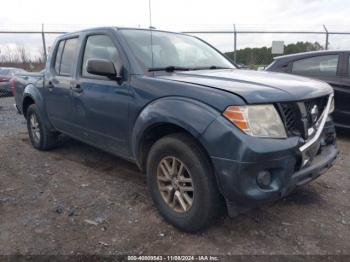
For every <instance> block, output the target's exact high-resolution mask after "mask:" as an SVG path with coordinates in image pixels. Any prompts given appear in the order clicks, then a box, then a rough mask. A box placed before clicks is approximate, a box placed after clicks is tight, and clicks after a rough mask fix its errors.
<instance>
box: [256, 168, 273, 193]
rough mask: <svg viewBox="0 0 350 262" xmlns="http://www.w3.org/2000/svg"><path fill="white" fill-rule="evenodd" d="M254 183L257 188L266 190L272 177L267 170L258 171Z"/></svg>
mask: <svg viewBox="0 0 350 262" xmlns="http://www.w3.org/2000/svg"><path fill="white" fill-rule="evenodd" d="M256 181H257V183H258V186H259V187H261V188H263V189H267V188H268V187H269V186H270V184H271V182H272V175H271V173H270V172H269V171H267V170H264V171H260V172H259V173H258V175H257V177H256Z"/></svg>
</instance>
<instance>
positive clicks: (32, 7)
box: [0, 0, 350, 51]
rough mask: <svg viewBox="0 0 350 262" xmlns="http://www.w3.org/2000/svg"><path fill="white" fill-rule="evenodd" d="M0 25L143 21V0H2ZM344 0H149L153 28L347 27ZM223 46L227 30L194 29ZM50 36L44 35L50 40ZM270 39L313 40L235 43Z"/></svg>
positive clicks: (244, 38) (68, 27)
mask: <svg viewBox="0 0 350 262" xmlns="http://www.w3.org/2000/svg"><path fill="white" fill-rule="evenodd" d="M1 10H8V12H1V15H0V30H11V29H12V30H16V29H18V30H38V29H40V26H41V23H44V24H45V27H46V29H48V30H64V31H72V30H77V29H80V28H85V27H91V26H102V25H117V26H118V25H119V26H136V27H138V26H140V27H147V26H148V25H149V13H148V0H123V1H121V0H99V1H86V0H85V1H74V0H60V1H57V0H55V1H53V0H32V1H28V0H11V1H2V3H1ZM349 14H350V1H349V0H215V1H213V0H211V1H209V0H152V21H153V26H155V27H156V28H157V29H165V30H174V31H184V30H208V29H232V25H233V24H236V25H237V27H238V28H241V29H243V28H244V29H266V30H273V29H278V30H317V31H321V30H322V25H323V24H326V25H327V26H328V28H329V30H336V31H350V26H349V25H350V16H349ZM200 36H201V37H202V38H204V39H206V40H207V41H209V42H211V43H212V44H214V45H215V46H217V47H218V48H219V49H221V50H223V51H227V50H232V49H233V36H232V35H211V36H208V35H200ZM53 38H54V36H51V37H48V41H49V42H52V40H53ZM272 40H284V41H285V42H287V43H288V42H295V41H305V40H308V41H319V42H321V44H324V36H317V35H308V36H305V35H239V36H238V47H239V48H241V47H246V46H251V47H254V46H263V45H271V41H272ZM15 44H21V45H26V46H27V47H28V48H30V49H31V50H37V49H38V48H40V36H33V35H19V36H18V35H13V34H8V35H5V34H0V48H2V47H3V45H11V46H14V45H15ZM330 47H331V48H334V49H339V48H347V49H350V36H332V37H331V38H330Z"/></svg>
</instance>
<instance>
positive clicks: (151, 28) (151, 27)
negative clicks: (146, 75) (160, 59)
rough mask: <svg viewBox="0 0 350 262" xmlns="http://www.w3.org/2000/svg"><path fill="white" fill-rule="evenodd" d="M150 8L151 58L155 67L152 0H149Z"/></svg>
mask: <svg viewBox="0 0 350 262" xmlns="http://www.w3.org/2000/svg"><path fill="white" fill-rule="evenodd" d="M148 10H149V29H150V31H151V59H152V68H153V67H154V61H153V35H152V30H153V29H154V27H153V26H152V6H151V0H148Z"/></svg>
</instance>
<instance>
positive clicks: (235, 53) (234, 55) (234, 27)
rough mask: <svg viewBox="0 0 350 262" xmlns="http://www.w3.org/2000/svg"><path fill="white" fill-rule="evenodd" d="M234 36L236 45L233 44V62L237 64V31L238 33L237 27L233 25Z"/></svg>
mask: <svg viewBox="0 0 350 262" xmlns="http://www.w3.org/2000/svg"><path fill="white" fill-rule="evenodd" d="M233 30H234V31H233V36H234V43H233V62H234V63H236V62H237V31H236V25H235V24H233Z"/></svg>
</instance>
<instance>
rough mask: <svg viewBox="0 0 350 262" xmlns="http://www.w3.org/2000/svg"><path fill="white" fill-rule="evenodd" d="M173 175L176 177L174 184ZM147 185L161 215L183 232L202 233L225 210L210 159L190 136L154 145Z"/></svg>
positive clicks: (163, 140) (176, 137)
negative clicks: (170, 178)
mask: <svg viewBox="0 0 350 262" xmlns="http://www.w3.org/2000/svg"><path fill="white" fill-rule="evenodd" d="M174 163H175V165H174ZM181 165H182V168H181ZM174 166H175V167H174ZM169 167H170V169H169ZM169 170H172V171H171V172H170V171H169ZM180 170H181V171H180ZM179 172H180V173H182V175H180V176H179V175H178V173H179ZM171 174H172V175H174V178H172V180H171V181H170V180H169V177H168V175H171ZM175 174H176V175H175ZM190 181H191V182H190ZM147 183H148V187H149V190H150V193H151V196H152V199H153V201H154V203H155V206H156V207H157V209H158V211H159V212H160V214H161V215H162V216H163V217H164V218H165V220H166V221H168V222H169V223H171V224H172V225H174V226H175V227H177V228H179V229H181V230H183V231H186V232H197V231H200V230H202V229H204V228H206V227H208V226H209V225H210V224H212V223H213V222H214V221H215V220H216V219H217V218H218V217H220V215H222V214H223V211H224V210H225V205H224V199H223V197H222V196H221V194H220V193H219V191H218V188H217V184H216V179H215V176H214V172H213V168H212V166H211V164H210V160H209V158H208V156H207V155H206V153H205V152H204V150H203V149H202V148H201V147H200V146H199V145H198V144H197V142H196V141H195V140H194V139H193V138H191V137H190V136H188V135H187V134H184V133H178V134H172V135H169V136H165V137H163V138H161V139H160V140H158V141H157V142H156V143H155V144H154V145H153V146H152V148H151V150H150V152H149V155H148V158H147ZM176 183H177V184H176ZM191 188H192V189H193V190H192V191H191V190H190V189H191ZM185 190H186V191H185ZM187 190H188V191H187ZM176 192H178V193H176ZM180 198H182V201H180ZM181 202H182V203H181ZM183 203H184V204H183Z"/></svg>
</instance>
